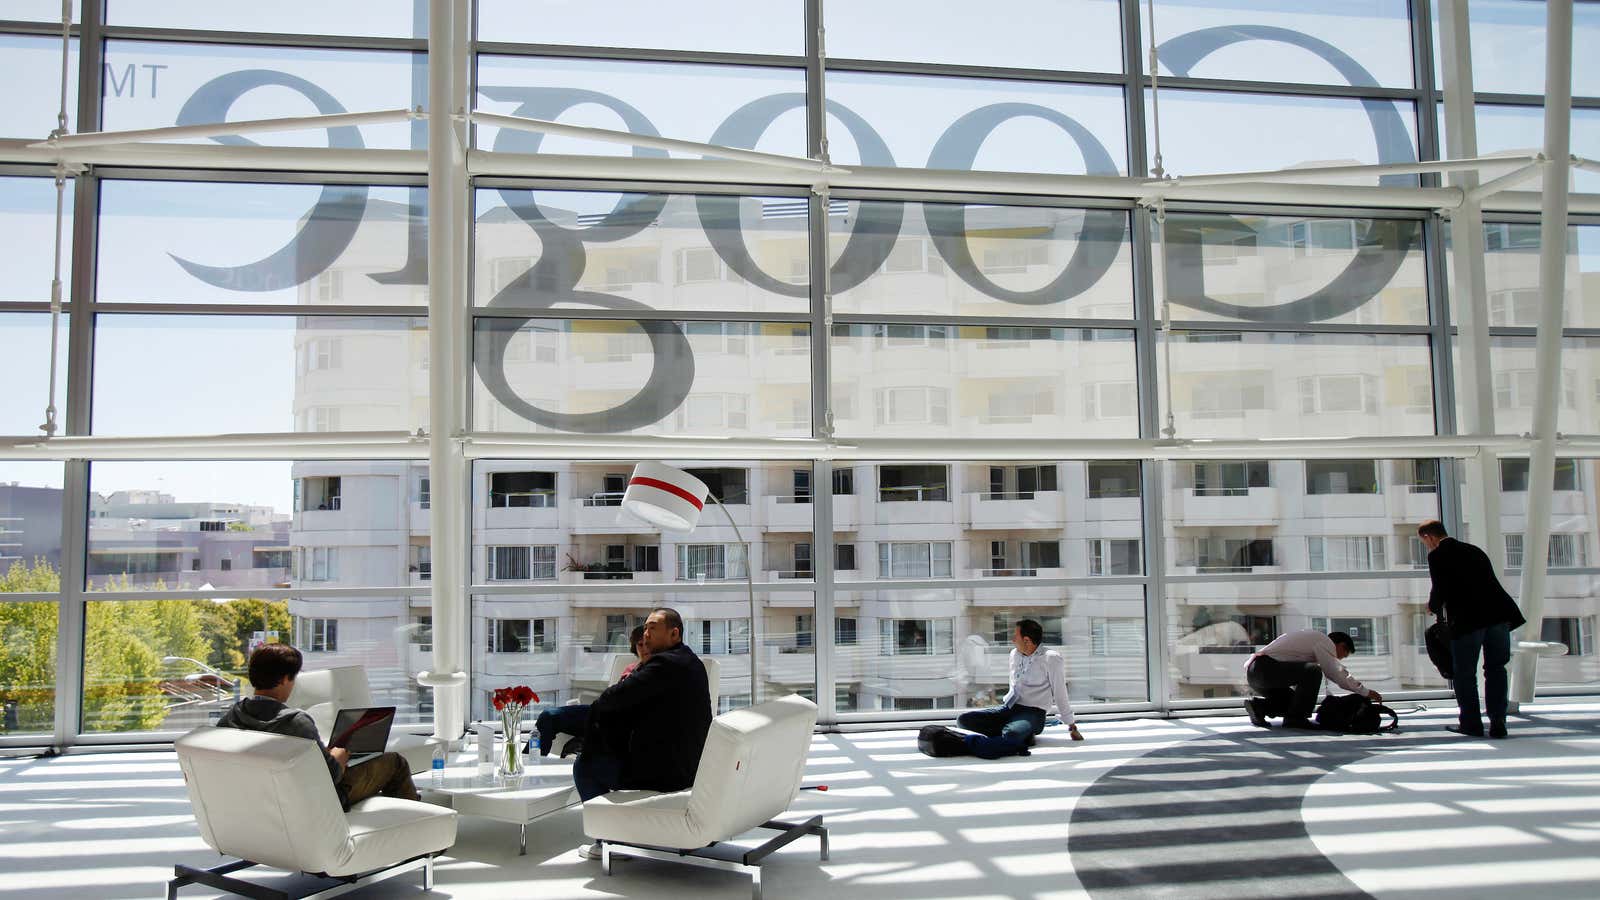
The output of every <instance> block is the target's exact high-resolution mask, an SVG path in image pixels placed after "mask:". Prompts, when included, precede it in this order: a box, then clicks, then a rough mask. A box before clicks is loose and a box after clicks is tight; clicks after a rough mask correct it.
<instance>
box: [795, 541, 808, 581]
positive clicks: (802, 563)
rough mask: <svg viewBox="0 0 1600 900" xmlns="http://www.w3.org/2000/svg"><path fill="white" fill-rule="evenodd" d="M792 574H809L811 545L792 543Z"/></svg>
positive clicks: (802, 575)
mask: <svg viewBox="0 0 1600 900" xmlns="http://www.w3.org/2000/svg"><path fill="white" fill-rule="evenodd" d="M794 574H795V576H796V577H799V578H806V577H809V576H810V575H811V545H810V544H809V543H801V544H795V545H794Z"/></svg>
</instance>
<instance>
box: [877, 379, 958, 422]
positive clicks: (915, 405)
mask: <svg viewBox="0 0 1600 900" xmlns="http://www.w3.org/2000/svg"><path fill="white" fill-rule="evenodd" d="M873 397H874V400H875V406H874V411H875V416H876V418H877V423H878V424H879V425H948V424H950V391H949V390H948V389H946V388H941V387H895V388H879V389H878V390H876V391H874V392H873Z"/></svg>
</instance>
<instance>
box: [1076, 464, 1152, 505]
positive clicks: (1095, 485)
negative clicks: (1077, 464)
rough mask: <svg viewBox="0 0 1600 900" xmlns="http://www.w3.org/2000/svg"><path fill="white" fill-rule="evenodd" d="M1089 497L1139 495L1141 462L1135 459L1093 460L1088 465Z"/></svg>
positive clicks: (1098, 498) (1106, 497)
mask: <svg viewBox="0 0 1600 900" xmlns="http://www.w3.org/2000/svg"><path fill="white" fill-rule="evenodd" d="M1087 468H1088V475H1089V499H1091V500H1102V499H1110V498H1115V497H1137V496H1139V463H1138V462H1137V461H1134V460H1115V461H1111V462H1091V463H1089V465H1088V467H1087Z"/></svg>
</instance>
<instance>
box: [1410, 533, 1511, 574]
mask: <svg viewBox="0 0 1600 900" xmlns="http://www.w3.org/2000/svg"><path fill="white" fill-rule="evenodd" d="M1404 537H1405V539H1406V560H1407V561H1408V563H1409V564H1410V566H1411V568H1413V569H1426V568H1427V567H1428V545H1427V544H1424V543H1423V542H1422V538H1421V537H1418V536H1417V535H1414V534H1407V535H1404ZM1508 546H1509V545H1508Z"/></svg>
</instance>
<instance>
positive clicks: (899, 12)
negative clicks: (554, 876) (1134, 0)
mask: <svg viewBox="0 0 1600 900" xmlns="http://www.w3.org/2000/svg"><path fill="white" fill-rule="evenodd" d="M824 12H825V13H826V14H827V24H828V56H829V57H831V58H834V59H886V60H901V61H906V62H918V63H947V64H952V65H968V66H1002V67H1010V68H1019V69H1058V70H1059V69H1067V70H1073V71H1079V72H1086V71H1087V72H1121V71H1122V56H1121V43H1122V42H1121V35H1122V22H1121V13H1120V11H1119V10H1118V4H1117V2H1116V0H1027V2H1024V3H1012V4H1008V5H1007V6H1006V8H1005V12H1004V14H1003V15H995V10H993V9H989V8H986V7H984V6H982V5H981V4H973V3H967V2H964V0H920V2H919V0H876V2H872V3H831V4H828V5H827V6H825V7H824ZM1021 23H1027V25H1026V27H1019V25H1020V24H1021ZM832 77H833V76H831V75H830V76H829V78H830V81H831V79H832Z"/></svg>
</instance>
